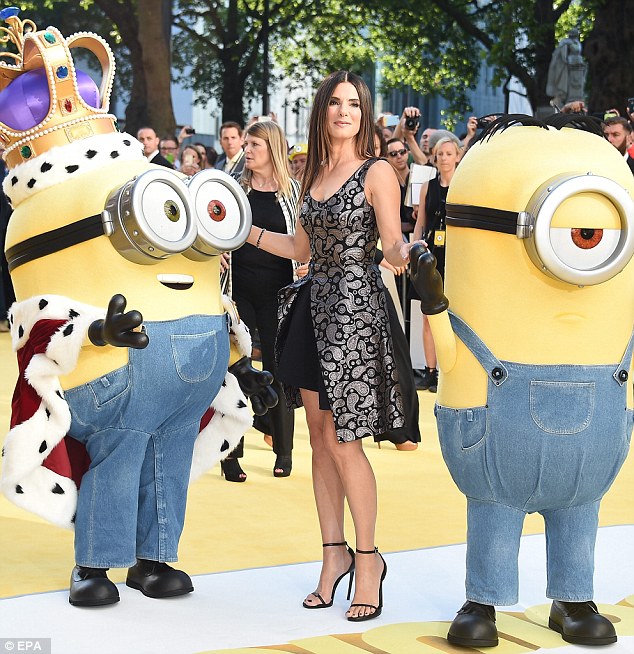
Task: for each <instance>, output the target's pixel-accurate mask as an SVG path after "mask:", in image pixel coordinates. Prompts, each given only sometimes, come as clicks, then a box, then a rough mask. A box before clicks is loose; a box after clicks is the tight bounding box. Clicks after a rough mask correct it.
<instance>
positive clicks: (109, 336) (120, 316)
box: [88, 294, 150, 350]
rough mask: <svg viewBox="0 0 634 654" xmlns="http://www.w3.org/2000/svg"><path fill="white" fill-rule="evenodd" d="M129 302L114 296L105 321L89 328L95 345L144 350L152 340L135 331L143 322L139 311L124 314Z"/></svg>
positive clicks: (119, 296)
mask: <svg viewBox="0 0 634 654" xmlns="http://www.w3.org/2000/svg"><path fill="white" fill-rule="evenodd" d="M126 303H127V301H126V299H125V298H124V297H123V295H119V294H117V295H113V296H112V298H111V299H110V302H109V303H108V311H107V313H106V319H105V320H95V322H93V323H92V324H91V325H90V327H88V338H89V339H90V341H91V343H93V344H94V345H99V346H101V345H114V346H115V347H134V348H136V349H138V350H142V349H143V348H144V347H147V345H148V343H149V342H150V339H149V338H148V336H147V334H144V333H142V332H136V331H134V330H135V329H136V328H137V327H139V325H141V323H142V322H143V316H142V315H141V314H140V313H139V312H138V311H128V312H127V313H123V312H124V310H125V305H126Z"/></svg>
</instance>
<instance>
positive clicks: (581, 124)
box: [544, 114, 603, 138]
mask: <svg viewBox="0 0 634 654" xmlns="http://www.w3.org/2000/svg"><path fill="white" fill-rule="evenodd" d="M544 122H545V123H546V124H547V125H550V126H551V127H554V128H555V129H561V128H562V127H572V128H574V129H580V130H582V131H584V132H590V133H591V134H596V135H597V136H600V137H601V138H603V129H602V128H601V121H600V120H599V119H598V118H595V117H594V116H586V115H585V114H552V116H548V117H547V118H546V119H545V120H544Z"/></svg>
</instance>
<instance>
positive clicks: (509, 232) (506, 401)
mask: <svg viewBox="0 0 634 654" xmlns="http://www.w3.org/2000/svg"><path fill="white" fill-rule="evenodd" d="M633 195H634V178H632V174H631V172H630V170H629V168H628V167H627V165H626V163H625V161H624V160H623V157H621V156H620V154H619V153H618V152H617V151H616V150H615V149H614V148H613V147H612V146H611V145H610V144H609V143H608V142H607V141H606V140H605V139H604V138H603V137H602V134H601V130H600V126H599V125H598V123H596V122H594V121H593V119H591V118H587V117H584V116H566V115H562V114H559V115H556V116H553V117H551V118H550V119H548V120H547V121H546V122H545V123H543V122H540V121H538V120H535V119H533V118H531V117H529V116H506V117H502V118H500V119H498V120H497V121H495V122H493V123H492V124H491V125H489V127H488V128H487V129H486V130H485V131H484V132H483V134H482V135H481V137H480V139H479V141H478V142H477V143H475V144H474V145H473V146H472V147H471V148H470V150H469V151H468V152H467V154H466V155H465V157H464V159H463V160H462V161H461V163H460V165H459V166H458V169H457V171H456V174H455V176H454V177H453V179H452V182H451V187H450V189H449V194H448V197H447V223H446V224H447V234H446V243H447V252H446V268H445V280H446V288H445V289H444V291H443V288H442V280H441V279H440V276H439V275H438V273H437V271H436V269H435V259H434V257H433V255H431V254H430V253H429V252H428V251H427V250H426V249H425V248H424V246H417V249H416V250H414V249H413V251H412V256H411V258H412V272H411V276H412V281H413V283H414V286H415V287H416V290H417V291H418V293H419V294H420V296H421V298H422V310H423V312H424V313H426V314H428V315H429V317H430V318H429V320H430V324H431V328H432V332H433V336H434V341H435V344H436V351H437V353H438V361H439V363H440V370H441V378H440V386H439V392H438V400H437V405H436V409H435V412H436V419H437V423H438V433H439V437H440V443H441V447H442V452H443V456H444V459H445V462H446V464H447V466H448V468H449V471H450V472H451V475H452V477H453V479H454V481H455V483H456V484H457V486H458V487H459V488H460V490H461V491H462V492H463V493H464V494H465V495H466V496H467V508H468V514H467V529H468V530H467V565H466V568H467V577H466V597H467V602H466V603H465V604H464V606H463V607H462V608H461V610H460V611H459V613H458V615H457V616H456V618H455V619H454V621H453V623H452V624H451V627H450V629H449V633H448V636H447V638H448V640H449V641H450V642H451V643H453V644H456V645H462V646H465V647H475V648H478V647H487V646H494V645H497V644H498V633H497V629H496V625H495V609H494V606H496V605H498V606H499V605H505V606H508V605H511V604H515V603H516V602H517V600H518V551H519V544H520V536H521V533H522V524H523V522H524V517H525V515H526V514H527V513H533V512H538V513H540V514H541V515H542V516H543V518H544V522H545V530H546V548H547V561H548V563H547V568H548V569H547V578H548V583H547V588H546V595H547V596H548V597H549V598H550V599H552V600H554V601H553V603H552V607H551V611H550V619H549V627H550V628H551V629H554V630H555V631H557V632H559V633H560V634H561V635H562V637H563V639H564V640H566V641H568V642H570V643H576V644H581V645H606V644H609V643H613V642H615V641H616V633H615V630H614V627H613V626H612V623H611V622H610V621H609V620H608V619H607V618H605V617H603V616H602V615H600V614H599V613H598V611H597V607H596V606H595V604H594V603H593V602H592V598H593V572H594V545H595V540H596V534H597V527H598V513H599V503H600V500H601V498H602V497H603V495H604V494H605V492H606V491H607V490H608V489H609V488H610V485H611V484H612V482H613V481H614V478H615V477H616V475H617V473H618V471H619V469H620V467H621V465H622V464H623V461H624V460H625V457H626V455H627V451H628V447H629V443H630V437H631V434H632V422H633V401H632V382H631V379H632V377H631V375H632V346H633V327H634V302H633V298H634V260H633V258H632V255H633V253H634V202H633V201H632V196H633ZM444 292H446V295H447V297H448V298H449V300H447V297H445V295H444ZM448 309H449V310H448ZM628 380H629V381H628Z"/></svg>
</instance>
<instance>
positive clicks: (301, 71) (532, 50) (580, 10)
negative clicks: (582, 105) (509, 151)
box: [279, 0, 593, 114]
mask: <svg viewBox="0 0 634 654" xmlns="http://www.w3.org/2000/svg"><path fill="white" fill-rule="evenodd" d="M331 7H332V11H333V13H334V16H335V18H336V20H335V22H334V24H333V21H332V20H331V19H332V16H331V15H328V14H326V15H325V16H323V17H322V18H321V19H320V21H318V22H317V23H316V24H314V25H311V24H302V25H301V26H300V27H301V29H296V30H295V32H296V35H295V36H294V35H293V34H286V37H287V38H288V39H289V42H290V43H292V46H291V47H288V46H287V47H286V48H284V46H283V45H282V44H280V46H279V49H280V50H282V52H281V54H280V60H281V61H282V62H283V63H284V66H285V68H286V70H287V71H289V72H290V71H293V74H294V75H296V76H300V77H302V78H305V77H311V76H313V75H314V74H315V73H321V72H323V70H324V68H326V67H328V64H329V63H332V62H339V61H344V62H346V61H347V62H349V61H351V60H352V61H354V56H355V53H359V59H357V62H358V63H362V62H364V61H367V60H370V61H381V63H382V64H383V70H382V73H383V77H384V85H385V86H386V87H387V88H399V87H403V86H409V87H411V88H413V89H414V90H415V91H417V92H419V93H422V94H435V93H437V94H439V95H442V96H443V97H445V98H446V99H447V100H448V101H449V103H450V109H451V110H452V111H453V112H454V113H455V114H464V113H465V112H466V111H467V110H468V109H469V107H468V104H467V99H466V97H467V94H466V92H467V90H468V89H469V88H473V87H474V86H475V84H476V83H477V81H478V75H479V73H480V64H481V62H482V60H483V59H484V60H486V61H487V63H488V64H490V65H491V66H493V68H494V70H495V77H494V79H493V80H492V84H495V85H500V84H503V83H505V82H506V81H507V80H509V79H510V77H511V76H515V77H517V78H518V79H519V80H520V81H521V82H522V83H523V85H524V86H525V88H526V91H527V96H528V99H529V101H530V102H531V104H532V106H533V107H534V108H537V107H539V106H541V105H547V104H548V100H549V98H548V97H547V96H546V90H545V89H546V78H547V76H548V65H549V63H550V58H551V55H552V52H553V50H554V47H555V43H556V40H557V38H558V37H559V36H561V35H562V34H563V33H565V29H567V28H568V27H571V26H573V25H576V24H577V23H579V22H581V23H582V24H583V26H584V29H587V21H588V18H589V16H590V14H591V10H592V9H593V3H592V2H589V1H586V2H578V1H577V2H575V1H574V0H491V1H490V2H485V1H480V2H478V1H473V0H352V2H346V3H345V5H341V6H339V7H337V6H336V4H335V3H333V4H332V5H331ZM584 21H586V22H585V23H584ZM333 35H334V38H333ZM353 66H354V64H353Z"/></svg>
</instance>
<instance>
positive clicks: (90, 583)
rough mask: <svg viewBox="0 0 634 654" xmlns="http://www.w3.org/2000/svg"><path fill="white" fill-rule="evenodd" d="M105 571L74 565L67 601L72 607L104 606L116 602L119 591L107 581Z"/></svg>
mask: <svg viewBox="0 0 634 654" xmlns="http://www.w3.org/2000/svg"><path fill="white" fill-rule="evenodd" d="M106 570H107V568H87V567H84V566H82V565H76V566H75V567H74V568H73V571H72V572H71V573H70V594H69V596H68V601H69V602H70V603H71V604H72V605H73V606H106V605H107V604H114V603H115V602H118V601H119V591H118V590H117V587H116V586H115V585H114V584H113V583H112V582H111V581H110V579H108V576H107V575H106Z"/></svg>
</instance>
